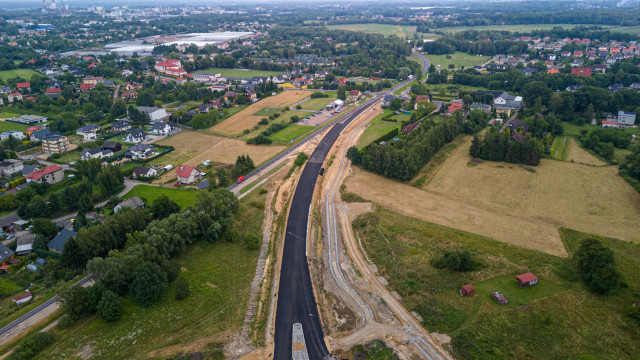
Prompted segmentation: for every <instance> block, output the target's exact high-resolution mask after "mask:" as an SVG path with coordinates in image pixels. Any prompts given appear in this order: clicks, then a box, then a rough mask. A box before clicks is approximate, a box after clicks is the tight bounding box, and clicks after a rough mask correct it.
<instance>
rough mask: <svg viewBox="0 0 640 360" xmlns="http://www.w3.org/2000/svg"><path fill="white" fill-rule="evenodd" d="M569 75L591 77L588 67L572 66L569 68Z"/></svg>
mask: <svg viewBox="0 0 640 360" xmlns="http://www.w3.org/2000/svg"><path fill="white" fill-rule="evenodd" d="M571 75H575V76H584V77H591V69H589V68H573V69H571Z"/></svg>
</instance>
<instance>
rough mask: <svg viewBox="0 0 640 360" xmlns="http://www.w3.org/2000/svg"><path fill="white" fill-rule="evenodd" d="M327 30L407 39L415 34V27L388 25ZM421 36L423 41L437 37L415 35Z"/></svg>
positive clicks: (428, 34)
mask: <svg viewBox="0 0 640 360" xmlns="http://www.w3.org/2000/svg"><path fill="white" fill-rule="evenodd" d="M327 28H329V29H338V30H348V31H361V32H365V33H373V34H382V35H384V36H392V35H395V36H399V37H408V36H413V34H416V26H408V25H390V24H344V25H328V26H327ZM417 34H418V35H423V36H424V37H425V39H436V38H438V37H439V36H438V35H436V34H430V33H417Z"/></svg>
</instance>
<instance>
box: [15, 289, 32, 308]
mask: <svg viewBox="0 0 640 360" xmlns="http://www.w3.org/2000/svg"><path fill="white" fill-rule="evenodd" d="M32 298H33V295H31V292H30V291H25V292H24V293H23V294H22V295H19V296H17V297H15V298H14V299H13V302H14V303H15V304H16V305H20V304H24V303H26V302H29V301H31V299H32Z"/></svg>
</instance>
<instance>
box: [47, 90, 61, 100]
mask: <svg viewBox="0 0 640 360" xmlns="http://www.w3.org/2000/svg"><path fill="white" fill-rule="evenodd" d="M45 95H47V97H48V98H50V99H57V98H59V97H60V96H61V95H62V89H60V88H53V89H47V90H45Z"/></svg>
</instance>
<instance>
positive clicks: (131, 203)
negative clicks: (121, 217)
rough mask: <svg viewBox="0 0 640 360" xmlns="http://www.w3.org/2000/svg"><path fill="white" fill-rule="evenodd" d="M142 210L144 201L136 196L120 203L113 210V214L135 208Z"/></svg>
mask: <svg viewBox="0 0 640 360" xmlns="http://www.w3.org/2000/svg"><path fill="white" fill-rule="evenodd" d="M139 207H141V208H143V207H144V201H142V199H140V198H139V197H137V196H134V197H132V198H129V199H127V200H124V201H122V202H120V203H119V204H118V205H116V206H115V207H114V208H113V212H114V213H117V212H118V211H120V210H122V209H124V208H131V209H135V208H139Z"/></svg>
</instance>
